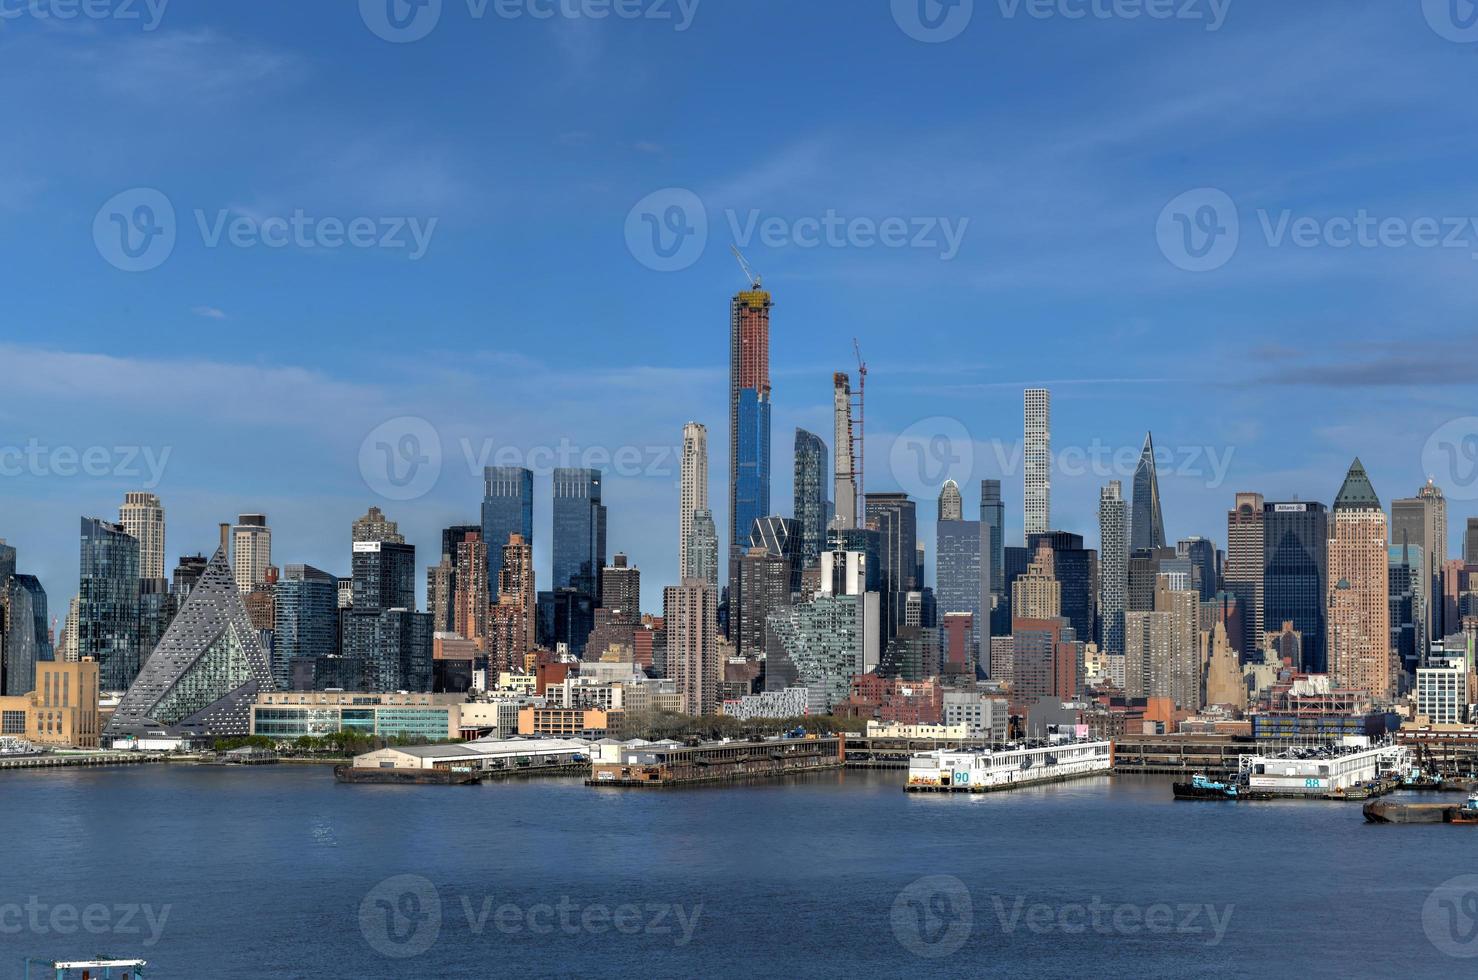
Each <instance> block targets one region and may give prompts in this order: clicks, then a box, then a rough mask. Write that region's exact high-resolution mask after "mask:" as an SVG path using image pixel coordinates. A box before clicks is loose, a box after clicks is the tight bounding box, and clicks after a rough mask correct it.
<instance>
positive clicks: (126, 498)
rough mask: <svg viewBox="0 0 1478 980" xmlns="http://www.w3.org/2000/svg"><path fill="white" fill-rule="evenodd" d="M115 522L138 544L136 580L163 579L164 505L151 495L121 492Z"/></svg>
mask: <svg viewBox="0 0 1478 980" xmlns="http://www.w3.org/2000/svg"><path fill="white" fill-rule="evenodd" d="M118 523H119V524H122V525H123V529H124V530H125V531H127V532H128V533H129V535H130V536H132V537H133V538H135V539H136V540H137V541H138V543H139V578H141V579H158V578H164V506H163V505H162V504H160V503H159V498H158V497H156V496H155V495H154V494H152V493H125V494H124V495H123V506H122V507H119V508H118Z"/></svg>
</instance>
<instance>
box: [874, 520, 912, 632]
mask: <svg viewBox="0 0 1478 980" xmlns="http://www.w3.org/2000/svg"><path fill="white" fill-rule="evenodd" d="M866 501H867V514H866V517H867V521H868V523H869V524H873V523H876V525H877V529H878V544H879V555H878V557H879V564H880V565H881V568H880V569H879V573H880V575H879V579H880V581H879V586H878V591H879V592H881V593H882V603H881V605H882V612H883V633H882V638H883V640H884V642H886V641H888V640H891V639H893V637H894V636H896V635H897V634H898V628H899V627H900V626H902V625H903V622H904V613H905V608H904V606H905V603H906V602H907V601H908V594H909V593H910V592H914V591H917V590H918V589H920V588H921V583H920V582H919V581H918V519H917V516H916V513H915V510H914V502H913V501H912V500H910V499H909V497H908V494H906V493H869V494H867V495H866Z"/></svg>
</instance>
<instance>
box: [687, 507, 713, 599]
mask: <svg viewBox="0 0 1478 980" xmlns="http://www.w3.org/2000/svg"><path fill="white" fill-rule="evenodd" d="M688 557H689V558H690V559H692V563H693V575H692V577H693V578H696V579H701V580H702V581H704V582H707V583H708V584H709V585H711V586H713V588H714V590H715V591H717V590H718V525H717V524H715V523H714V522H713V511H711V510H708V509H706V508H705V509H703V510H700V511H697V512H695V513H694V514H693V534H692V540H691V541H690V542H689V544H688Z"/></svg>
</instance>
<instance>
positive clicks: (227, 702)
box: [105, 548, 273, 736]
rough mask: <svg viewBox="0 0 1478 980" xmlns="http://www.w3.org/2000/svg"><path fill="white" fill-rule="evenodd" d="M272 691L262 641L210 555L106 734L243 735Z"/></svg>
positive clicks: (221, 557)
mask: <svg viewBox="0 0 1478 980" xmlns="http://www.w3.org/2000/svg"><path fill="white" fill-rule="evenodd" d="M272 689H273V683H272V670H271V666H270V664H269V662H268V660H267V654H266V651H265V650H264V649H263V648H262V642H261V638H260V636H259V635H258V633H257V631H256V630H255V629H254V628H253V627H252V624H251V620H250V618H249V617H248V616H247V612H246V605H245V604H244V603H243V602H242V601H241V595H240V593H239V592H237V590H236V580H235V578H233V577H232V575H231V565H230V563H229V562H228V561H227V560H226V552H225V549H224V548H222V549H219V550H217V551H216V553H215V556H214V557H212V558H211V560H210V564H209V565H207V566H206V569H205V573H204V574H203V575H201V577H200V581H199V582H198V583H197V584H196V586H195V587H194V588H193V589H191V591H190V596H189V598H188V599H186V600H185V605H184V607H183V608H182V609H180V611H179V613H178V614H177V615H176V616H175V618H174V621H173V622H172V623H170V625H169V629H167V630H166V631H165V633H164V636H163V638H161V639H160V641H159V644H158V646H156V647H155V648H154V652H153V653H151V654H150V655H149V659H148V660H146V661H145V662H144V666H143V669H142V670H140V671H139V675H138V677H137V678H135V680H134V682H133V684H132V685H130V686H129V688H128V693H127V694H125V695H124V696H123V700H122V701H120V702H119V704H118V710H117V711H115V712H114V713H113V718H112V720H111V721H109V722H108V727H107V728H106V730H105V734H106V735H111V736H127V735H138V734H142V733H144V732H151V731H161V730H162V731H165V732H168V733H169V734H172V735H225V736H229V735H246V734H247V733H248V732H249V731H250V728H251V706H252V704H253V702H254V701H255V700H256V695H257V693H258V692H259V691H270V690H272Z"/></svg>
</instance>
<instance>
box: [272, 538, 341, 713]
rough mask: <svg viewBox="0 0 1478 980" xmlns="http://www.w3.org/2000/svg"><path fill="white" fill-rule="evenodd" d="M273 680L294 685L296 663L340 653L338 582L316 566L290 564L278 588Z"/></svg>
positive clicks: (282, 685) (280, 684)
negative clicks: (295, 661)
mask: <svg viewBox="0 0 1478 980" xmlns="http://www.w3.org/2000/svg"><path fill="white" fill-rule="evenodd" d="M274 592H275V598H276V602H275V603H274V604H273V605H274V609H273V615H274V620H273V627H272V651H271V663H272V679H273V681H274V683H276V685H277V687H278V688H279V689H281V690H288V689H289V688H290V687H291V686H292V685H291V681H292V662H293V660H294V659H296V658H299V657H304V658H317V657H327V656H331V655H332V654H334V653H336V652H337V651H338V621H339V610H338V580H337V579H336V578H335V577H334V576H332V575H330V574H329V573H328V572H325V571H321V570H319V569H317V568H314V567H313V566H312V565H288V566H286V567H284V568H283V570H282V575H281V577H279V578H278V579H277V585H276V586H274Z"/></svg>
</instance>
